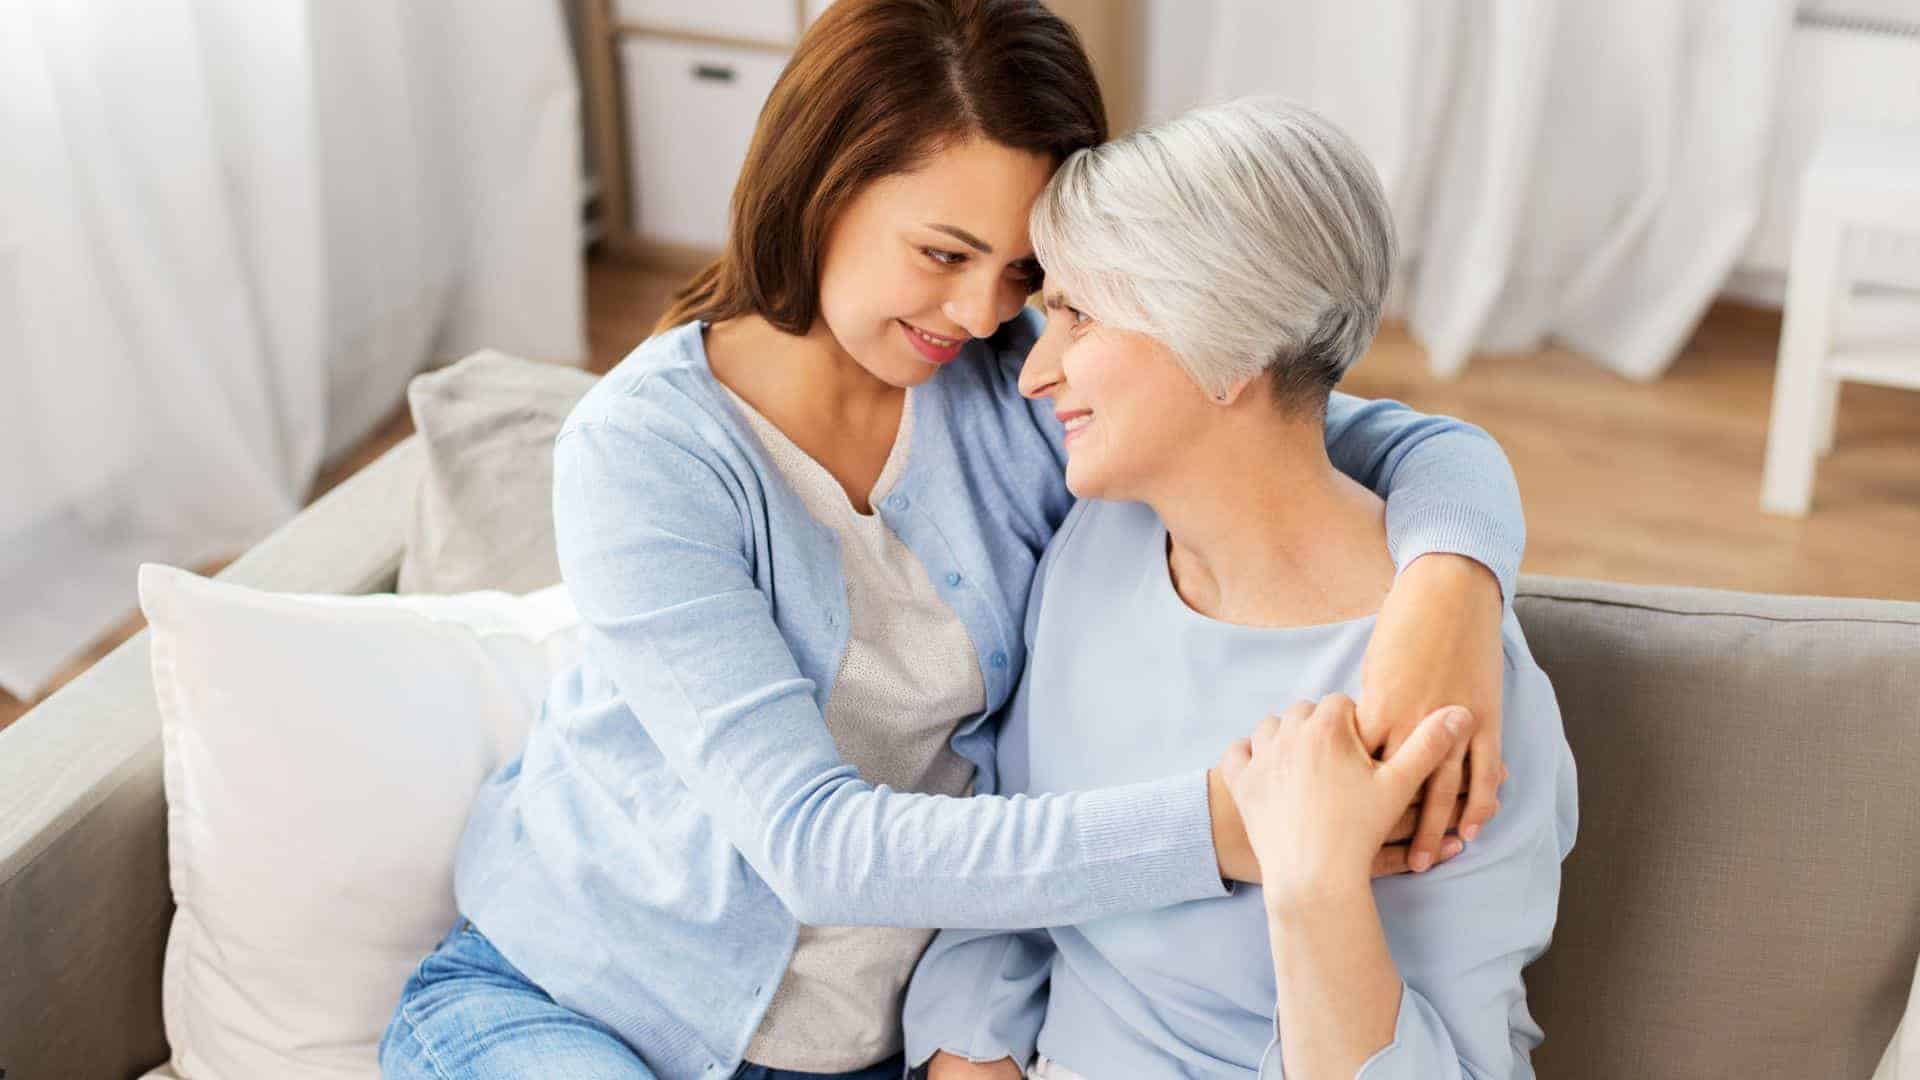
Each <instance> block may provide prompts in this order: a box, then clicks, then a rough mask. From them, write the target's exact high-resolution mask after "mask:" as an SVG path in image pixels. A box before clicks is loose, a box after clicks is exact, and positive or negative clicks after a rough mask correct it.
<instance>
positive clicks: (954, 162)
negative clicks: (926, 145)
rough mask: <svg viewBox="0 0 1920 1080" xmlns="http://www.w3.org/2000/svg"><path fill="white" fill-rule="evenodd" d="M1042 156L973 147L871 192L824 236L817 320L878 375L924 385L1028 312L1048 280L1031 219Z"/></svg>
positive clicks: (1045, 162) (1043, 177) (1044, 164)
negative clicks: (1031, 238)
mask: <svg viewBox="0 0 1920 1080" xmlns="http://www.w3.org/2000/svg"><path fill="white" fill-rule="evenodd" d="M1052 173H1053V163H1052V161H1051V160H1050V159H1049V158H1048V157H1047V156H1046V155H1043V154H1031V153H1027V152H1026V151H1023V150H1011V149H1008V148H1007V147H1004V146H1000V145H998V144H996V143H991V142H987V141H984V140H979V139H975V140H971V141H969V142H965V143H961V144H958V145H955V146H952V147H949V148H947V149H945V150H942V151H940V152H939V153H937V154H935V155H934V156H932V157H931V158H929V159H928V160H927V161H925V162H924V163H922V164H921V166H920V167H919V168H917V169H915V170H914V171H912V172H908V173H897V174H895V175H892V176H887V177H883V178H881V179H879V180H876V181H874V182H873V183H872V184H869V185H868V186H867V188H866V190H864V191H862V192H861V193H860V194H858V195H856V196H855V197H854V198H853V200H852V202H851V203H850V204H848V206H847V208H846V209H845V210H843V211H842V212H841V213H840V216H839V219H838V220H836V221H835V222H834V223H833V226H832V228H831V229H830V230H829V232H828V235H827V249H826V255H825V257H824V258H823V259H822V261H821V268H820V317H821V319H822V320H823V321H824V322H825V323H826V326H827V329H828V331H829V332H830V333H832V335H833V337H834V339H835V340H836V341H838V342H839V344H840V347H841V348H842V349H844V350H845V351H846V352H847V354H848V355H849V356H851V357H853V359H854V361H855V362H856V363H858V364H859V365H860V366H861V367H863V368H865V369H866V370H867V371H868V372H869V373H871V374H872V375H873V376H874V377H875V378H877V379H879V380H880V381H882V382H885V383H888V384H890V385H893V386H899V387H909V386H916V385H918V384H920V383H923V382H925V381H927V380H928V379H930V378H932V377H933V374H934V372H936V371H938V370H939V369H940V366H941V365H942V364H945V363H947V362H948V361H950V360H952V359H954V358H955V357H957V356H959V355H960V348H961V346H962V345H964V344H966V342H967V340H968V339H969V338H976V337H986V336H988V335H989V334H992V333H993V332H994V330H995V329H997V328H998V327H999V326H1000V324H1001V323H1003V322H1006V321H1007V320H1008V319H1011V318H1013V316H1014V315H1015V314H1016V313H1018V312H1019V310H1020V307H1021V305H1022V304H1024V303H1025V302H1026V298H1027V297H1028V295H1030V294H1031V293H1032V292H1033V289H1034V288H1035V286H1036V284H1037V282H1038V281H1039V265H1038V263H1036V262H1035V261H1034V258H1033V248H1032V247H1031V245H1030V244H1029V243H1028V241H1027V212H1028V211H1029V210H1031V209H1032V207H1033V201H1034V200H1035V199H1036V198H1038V197H1039V195H1040V191H1041V189H1042V188H1044V187H1046V184H1047V179H1048V178H1049V177H1050V176H1051V175H1052Z"/></svg>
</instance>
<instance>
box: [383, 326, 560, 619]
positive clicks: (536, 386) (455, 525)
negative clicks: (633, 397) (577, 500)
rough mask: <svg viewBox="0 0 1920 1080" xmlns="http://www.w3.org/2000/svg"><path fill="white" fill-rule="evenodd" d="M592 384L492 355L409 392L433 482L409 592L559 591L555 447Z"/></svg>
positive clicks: (406, 561) (431, 377)
mask: <svg viewBox="0 0 1920 1080" xmlns="http://www.w3.org/2000/svg"><path fill="white" fill-rule="evenodd" d="M593 383H594V376H592V375H589V374H588V373H586V372H584V371H579V370H576V369H574V368H568V367H559V366H556V365H553V364H539V363H534V362H532V361H530V360H520V359H517V358H515V357H511V356H508V355H506V354H505V353H499V352H493V351H491V350H489V351H484V352H477V353H474V354H473V355H472V356H469V357H467V358H466V359H464V360H462V361H460V362H459V363H457V364H454V365H452V366H450V367H446V368H442V369H441V370H439V371H435V372H430V373H428V374H425V375H420V376H417V377H416V378H415V379H414V380H413V382H412V384H411V385H409V386H408V388H407V401H408V404H409V406H410V407H411V408H412V410H413V423H414V427H415V428H416V429H418V430H419V432H420V435H421V439H422V441H423V442H424V443H425V444H426V447H427V468H426V474H425V476H424V478H423V479H422V481H421V484H420V495H419V498H418V500H417V501H416V502H415V504H414V511H413V520H412V523H411V525H410V526H409V527H408V530H407V545H406V551H405V554H404V556H403V557H402V559H401V562H400V591H401V592H431V593H457V592H470V591H473V590H476V589H502V590H505V591H507V592H515V593H521V592H529V591H531V590H534V589H539V588H544V587H545V586H548V585H552V584H553V583H555V582H557V581H559V580H560V564H559V560H558V556H556V555H555V553H554V547H553V514H552V510H551V506H552V498H553V494H552V493H553V438H554V436H555V435H556V434H558V433H559V431H560V424H561V422H562V421H564V420H565V419H566V417H567V413H568V412H570V411H572V409H573V405H574V402H576V401H578V400H580V396H581V395H582V394H585V393H586V392H587V388H588V387H590V386H592V385H593Z"/></svg>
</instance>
